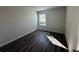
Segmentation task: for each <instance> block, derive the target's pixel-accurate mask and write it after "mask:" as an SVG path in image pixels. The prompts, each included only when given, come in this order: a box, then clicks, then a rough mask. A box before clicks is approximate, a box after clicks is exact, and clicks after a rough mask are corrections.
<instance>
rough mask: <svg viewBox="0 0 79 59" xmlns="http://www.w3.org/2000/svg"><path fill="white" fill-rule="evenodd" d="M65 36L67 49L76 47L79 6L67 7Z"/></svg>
mask: <svg viewBox="0 0 79 59" xmlns="http://www.w3.org/2000/svg"><path fill="white" fill-rule="evenodd" d="M66 17H67V18H66V28H65V29H66V38H67V42H68V46H69V50H70V51H72V50H73V49H77V40H78V24H79V7H78V6H77V7H76V6H71V7H67V15H66Z"/></svg>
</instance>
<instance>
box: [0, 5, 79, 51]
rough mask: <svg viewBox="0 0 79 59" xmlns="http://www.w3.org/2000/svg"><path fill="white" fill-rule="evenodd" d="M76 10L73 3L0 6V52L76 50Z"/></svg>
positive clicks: (77, 13) (77, 45)
mask: <svg viewBox="0 0 79 59" xmlns="http://www.w3.org/2000/svg"><path fill="white" fill-rule="evenodd" d="M78 10H79V7H76V6H75V7H73V6H72V7H69V6H0V52H69V51H71V52H72V51H74V52H75V51H79V40H78V38H79V37H78V35H79V33H78V29H79V26H78V25H79V24H78V23H79V21H78V18H79V16H78V15H79V12H78ZM74 19H75V21H74Z"/></svg>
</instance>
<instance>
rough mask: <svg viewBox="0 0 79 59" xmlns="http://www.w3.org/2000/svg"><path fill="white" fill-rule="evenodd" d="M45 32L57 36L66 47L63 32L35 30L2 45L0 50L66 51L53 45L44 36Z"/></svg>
mask: <svg viewBox="0 0 79 59" xmlns="http://www.w3.org/2000/svg"><path fill="white" fill-rule="evenodd" d="M47 33H50V35H52V36H54V37H55V38H57V39H58V40H59V41H60V42H61V43H62V44H63V45H65V46H66V47H67V43H66V40H65V36H64V34H60V33H55V32H46V31H41V30H37V31H35V32H33V33H30V34H28V35H26V36H24V37H22V38H20V39H17V40H15V41H13V42H11V43H9V44H7V45H5V46H3V47H0V51H1V52H68V50H66V49H64V48H61V47H59V46H56V45H53V44H52V43H51V42H50V41H49V39H48V38H47V37H46V34H47Z"/></svg>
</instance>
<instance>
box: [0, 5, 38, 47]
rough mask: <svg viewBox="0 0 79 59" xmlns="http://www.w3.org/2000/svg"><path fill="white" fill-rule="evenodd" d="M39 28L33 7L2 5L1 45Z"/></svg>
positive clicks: (0, 14)
mask: <svg viewBox="0 0 79 59" xmlns="http://www.w3.org/2000/svg"><path fill="white" fill-rule="evenodd" d="M36 29H37V15H36V11H35V8H33V7H23V6H22V7H0V46H2V45H4V44H6V43H8V42H10V41H13V40H15V39H17V38H19V37H21V36H23V35H25V34H28V33H30V32H33V31H35V30H36Z"/></svg>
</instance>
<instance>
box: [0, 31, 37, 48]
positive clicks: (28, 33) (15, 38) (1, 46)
mask: <svg viewBox="0 0 79 59" xmlns="http://www.w3.org/2000/svg"><path fill="white" fill-rule="evenodd" d="M35 31H36V30H33V31H31V32H28V33H25V34H24V35H22V36H19V37H17V38H15V39H13V40H10V41H8V42H6V43H4V44H1V45H0V47H2V46H5V45H7V44H9V43H11V42H13V41H15V40H18V39H20V38H22V37H24V36H25V35H28V34H30V33H32V32H35Z"/></svg>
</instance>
